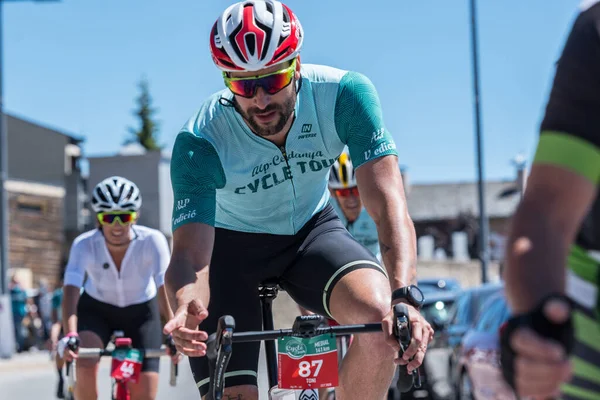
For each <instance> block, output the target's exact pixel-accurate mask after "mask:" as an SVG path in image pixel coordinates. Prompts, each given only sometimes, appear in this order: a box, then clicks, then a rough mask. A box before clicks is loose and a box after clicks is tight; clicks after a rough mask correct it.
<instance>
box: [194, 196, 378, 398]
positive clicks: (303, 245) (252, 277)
mask: <svg viewBox="0 0 600 400" xmlns="http://www.w3.org/2000/svg"><path fill="white" fill-rule="evenodd" d="M359 268H372V269H376V270H378V271H381V272H382V273H384V274H385V270H384V269H383V268H382V267H381V266H380V265H379V263H378V261H377V259H376V258H375V256H374V255H373V254H372V253H371V252H370V251H369V250H367V249H366V248H364V247H363V246H362V245H361V244H360V243H358V242H357V241H356V240H355V239H354V238H353V237H352V236H351V235H350V233H348V231H347V230H346V228H344V225H343V224H342V223H341V221H340V220H339V218H338V216H337V214H336V212H335V210H334V209H333V208H332V207H331V206H327V207H326V208H325V209H324V210H323V211H321V212H320V213H317V214H316V215H315V216H314V217H313V218H312V219H311V220H310V221H309V222H308V223H307V224H306V225H305V226H304V227H303V228H302V229H301V230H300V231H299V232H298V233H297V234H295V235H272V234H262V233H245V232H237V231H231V230H226V229H220V228H216V229H215V244H214V249H213V253H212V260H211V264H210V277H209V279H210V294H211V297H210V304H209V307H208V318H207V319H206V320H204V321H203V322H202V324H200V329H201V330H203V331H206V332H208V333H212V332H215V330H216V327H217V320H218V319H219V317H220V316H222V315H224V314H228V315H232V316H233V317H234V318H235V325H236V330H238V331H249V330H250V331H256V330H262V317H261V315H262V314H261V308H260V299H259V297H258V285H259V283H261V282H264V281H265V280H270V279H277V280H278V281H279V284H280V286H281V287H282V289H284V290H285V291H287V292H288V294H289V295H290V296H291V297H292V298H293V299H294V300H295V301H296V302H297V303H298V304H299V305H301V306H302V307H304V308H306V309H308V310H311V311H313V312H316V313H319V314H321V315H325V316H330V313H329V298H330V296H331V292H332V289H333V287H334V286H335V284H336V283H337V282H338V281H339V280H340V279H341V278H342V277H343V276H344V275H346V274H347V273H349V272H351V271H353V270H356V269H359ZM259 352H260V343H259V342H256V343H236V344H235V351H234V352H233V355H232V357H231V360H230V362H229V365H228V367H227V373H226V374H225V378H226V382H225V386H227V387H230V386H237V385H257V384H258V383H257V382H258V381H257V371H258V357H259ZM189 361H190V365H191V368H192V372H193V373H194V378H195V380H196V382H197V385H198V388H199V390H200V394H201V395H202V396H204V395H206V393H207V392H208V380H209V378H208V377H209V370H208V361H207V358H206V357H190V358H189Z"/></svg>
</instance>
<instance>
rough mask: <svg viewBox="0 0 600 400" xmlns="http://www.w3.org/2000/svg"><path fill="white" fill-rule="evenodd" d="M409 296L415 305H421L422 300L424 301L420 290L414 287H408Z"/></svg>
mask: <svg viewBox="0 0 600 400" xmlns="http://www.w3.org/2000/svg"><path fill="white" fill-rule="evenodd" d="M410 295H411V297H412V298H413V299H414V300H415V301H416V302H417V303H422V302H423V300H425V298H424V297H423V292H421V290H420V289H419V288H418V287H416V286H411V287H410Z"/></svg>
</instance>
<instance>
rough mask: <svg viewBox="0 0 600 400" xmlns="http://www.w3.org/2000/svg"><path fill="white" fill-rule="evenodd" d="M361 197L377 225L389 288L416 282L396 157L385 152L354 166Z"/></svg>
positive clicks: (411, 232) (412, 234) (412, 240)
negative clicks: (385, 154) (382, 155)
mask: <svg viewBox="0 0 600 400" xmlns="http://www.w3.org/2000/svg"><path fill="white" fill-rule="evenodd" d="M356 181H357V184H358V189H359V191H360V197H361V199H362V201H363V203H364V205H365V208H366V209H367V212H368V213H369V215H370V216H371V218H373V220H374V221H375V224H376V225H377V233H378V236H379V245H380V250H381V256H382V259H383V263H384V265H385V267H386V269H387V272H388V275H389V278H390V283H391V285H392V289H397V288H399V287H403V286H406V285H409V284H411V283H412V284H416V278H417V270H416V238H415V229H414V225H413V222H412V220H411V218H410V216H409V215H408V209H407V207H406V199H405V196H404V187H403V184H402V176H401V174H400V170H399V168H398V159H397V158H396V157H394V156H386V157H382V158H378V159H376V160H373V161H370V162H368V163H366V164H364V165H363V166H361V167H360V168H358V169H357V170H356Z"/></svg>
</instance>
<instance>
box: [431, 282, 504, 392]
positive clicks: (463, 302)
mask: <svg viewBox="0 0 600 400" xmlns="http://www.w3.org/2000/svg"><path fill="white" fill-rule="evenodd" d="M503 286H504V285H503V283H486V284H483V285H480V286H476V287H472V288H467V289H464V290H463V291H461V292H460V293H459V294H458V296H457V298H456V301H455V304H454V307H453V309H452V313H451V315H450V317H449V319H448V322H447V323H446V324H445V325H444V326H443V327H442V329H441V330H440V335H439V336H438V338H437V344H436V347H438V348H446V349H448V353H449V356H448V364H447V368H448V373H447V376H448V379H449V381H450V383H451V384H452V387H456V384H455V382H456V381H455V379H456V377H455V376H454V375H453V374H452V372H453V371H454V370H455V365H456V364H457V360H458V354H459V351H460V345H461V341H462V339H463V336H464V335H465V333H466V332H467V331H468V330H469V329H470V328H471V327H472V326H473V323H474V321H475V318H476V317H477V315H478V314H479V310H480V309H481V306H482V304H483V303H484V302H485V301H486V300H487V299H488V298H490V297H491V296H493V295H494V294H496V293H499V292H500V291H501V290H502V288H503ZM434 329H435V328H434Z"/></svg>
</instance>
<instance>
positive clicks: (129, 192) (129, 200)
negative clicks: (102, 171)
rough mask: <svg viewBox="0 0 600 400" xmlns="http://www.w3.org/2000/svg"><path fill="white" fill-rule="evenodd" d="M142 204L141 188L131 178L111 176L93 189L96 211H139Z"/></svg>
mask: <svg viewBox="0 0 600 400" xmlns="http://www.w3.org/2000/svg"><path fill="white" fill-rule="evenodd" d="M141 206H142V195H141V193H140V189H138V187H137V186H136V184H135V183H133V182H131V181H130V180H129V179H125V178H123V177H120V176H111V177H110V178H106V179H104V180H103V181H102V182H100V183H99V184H97V185H96V187H95V188H94V190H93V191H92V208H93V209H94V212H96V213H99V212H103V211H138V210H139V209H140V207H141Z"/></svg>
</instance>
